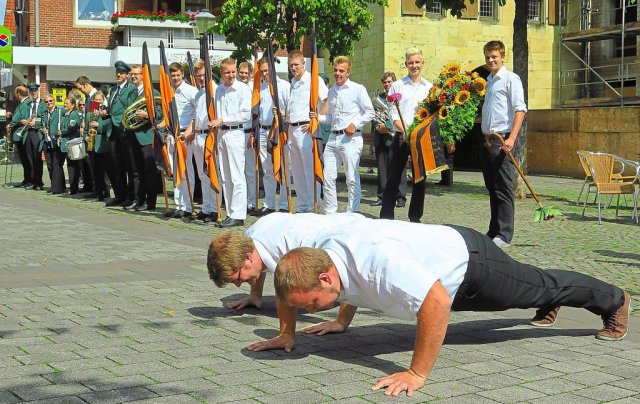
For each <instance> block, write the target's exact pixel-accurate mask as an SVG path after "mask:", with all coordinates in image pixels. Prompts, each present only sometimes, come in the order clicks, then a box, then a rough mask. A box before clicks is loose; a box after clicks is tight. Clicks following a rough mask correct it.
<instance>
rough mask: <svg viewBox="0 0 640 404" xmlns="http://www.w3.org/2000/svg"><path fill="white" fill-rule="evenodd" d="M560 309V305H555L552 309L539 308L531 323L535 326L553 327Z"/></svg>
mask: <svg viewBox="0 0 640 404" xmlns="http://www.w3.org/2000/svg"><path fill="white" fill-rule="evenodd" d="M559 311H560V307H554V308H553V309H551V310H549V309H538V310H537V311H536V315H535V316H534V317H533V318H532V319H531V320H529V324H531V325H532V326H535V327H551V326H552V325H554V324H555V323H556V319H557V318H558V312H559Z"/></svg>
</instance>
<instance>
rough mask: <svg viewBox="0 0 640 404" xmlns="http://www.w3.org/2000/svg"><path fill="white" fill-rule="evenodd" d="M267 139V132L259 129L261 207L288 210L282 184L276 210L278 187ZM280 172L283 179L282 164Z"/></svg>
mask: <svg viewBox="0 0 640 404" xmlns="http://www.w3.org/2000/svg"><path fill="white" fill-rule="evenodd" d="M268 138H269V130H267V129H262V128H260V163H261V164H262V170H263V172H264V177H263V178H262V183H263V185H264V200H263V201H262V205H263V206H264V207H265V208H267V209H273V210H276V209H285V210H286V209H288V206H287V194H286V191H285V188H286V187H285V185H284V184H282V186H281V187H280V204H279V207H278V208H276V189H277V187H278V182H277V181H276V177H275V175H274V174H273V157H272V156H271V154H269V153H268V152H267V142H268V140H267V139H268ZM280 170H281V171H280V172H281V173H282V175H283V177H282V178H284V163H283V164H282V167H281V168H280Z"/></svg>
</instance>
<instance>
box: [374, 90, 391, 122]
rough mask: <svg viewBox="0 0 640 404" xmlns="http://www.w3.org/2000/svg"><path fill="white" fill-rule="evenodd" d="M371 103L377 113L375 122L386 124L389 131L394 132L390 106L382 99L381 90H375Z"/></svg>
mask: <svg viewBox="0 0 640 404" xmlns="http://www.w3.org/2000/svg"><path fill="white" fill-rule="evenodd" d="M371 103H372V104H373V109H374V111H375V118H374V119H375V120H376V121H378V122H380V123H384V125H385V126H386V127H387V129H389V131H391V132H392V131H393V125H392V122H391V118H390V117H389V105H388V104H387V102H386V100H384V101H383V99H382V98H380V90H377V89H376V90H375V91H374V92H373V93H372V94H371Z"/></svg>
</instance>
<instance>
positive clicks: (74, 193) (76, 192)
mask: <svg viewBox="0 0 640 404" xmlns="http://www.w3.org/2000/svg"><path fill="white" fill-rule="evenodd" d="M64 194H65V195H77V194H78V191H67V192H65V193H64Z"/></svg>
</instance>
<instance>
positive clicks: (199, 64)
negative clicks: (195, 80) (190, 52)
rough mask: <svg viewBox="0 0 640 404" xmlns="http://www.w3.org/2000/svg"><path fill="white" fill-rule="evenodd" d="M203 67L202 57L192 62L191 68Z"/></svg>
mask: <svg viewBox="0 0 640 404" xmlns="http://www.w3.org/2000/svg"><path fill="white" fill-rule="evenodd" d="M203 67H205V64H204V60H202V59H198V60H196V62H195V63H194V64H193V70H200V69H202V68H203Z"/></svg>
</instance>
